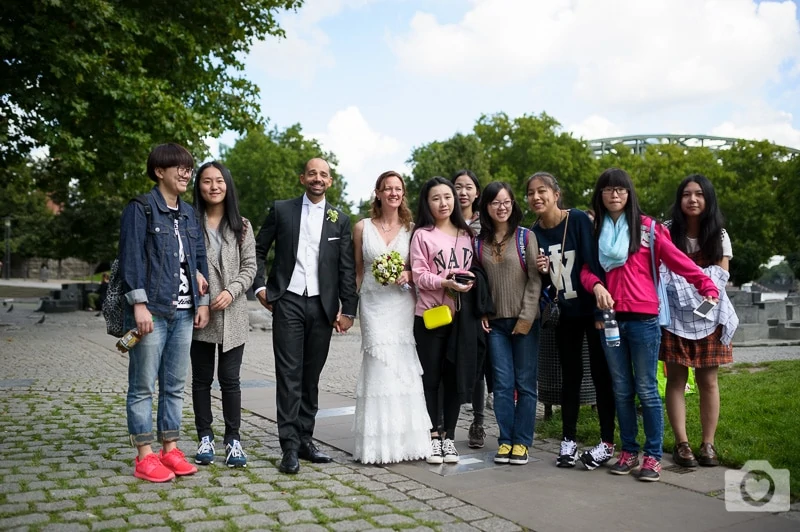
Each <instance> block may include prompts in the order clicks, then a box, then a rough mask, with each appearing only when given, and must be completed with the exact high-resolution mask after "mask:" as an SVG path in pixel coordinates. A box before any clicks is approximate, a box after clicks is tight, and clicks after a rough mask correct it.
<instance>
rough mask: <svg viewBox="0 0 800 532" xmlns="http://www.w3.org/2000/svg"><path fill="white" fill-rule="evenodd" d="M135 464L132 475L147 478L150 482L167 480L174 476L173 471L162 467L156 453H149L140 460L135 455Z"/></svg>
mask: <svg viewBox="0 0 800 532" xmlns="http://www.w3.org/2000/svg"><path fill="white" fill-rule="evenodd" d="M135 464H136V466H135V467H134V468H133V476H134V477H136V478H141V479H143V480H149V481H150V482H169V481H170V480H172V479H173V478H175V473H173V472H172V470H170V469H168V468H166V467H164V464H162V463H161V460H159V459H158V455H157V454H156V453H150V454H148V455H147V456H145V457H144V459H142V460H139V457H138V456H137V457H136V461H135Z"/></svg>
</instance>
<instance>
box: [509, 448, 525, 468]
mask: <svg viewBox="0 0 800 532" xmlns="http://www.w3.org/2000/svg"><path fill="white" fill-rule="evenodd" d="M508 462H509V463H510V464H514V465H525V464H527V463H528V448H527V447H526V446H524V445H521V444H519V443H515V444H514V447H513V448H512V449H511V456H510V457H509V460H508Z"/></svg>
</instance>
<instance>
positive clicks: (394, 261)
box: [372, 251, 406, 286]
mask: <svg viewBox="0 0 800 532" xmlns="http://www.w3.org/2000/svg"><path fill="white" fill-rule="evenodd" d="M405 266H406V265H405V262H404V261H403V257H401V256H400V253H398V252H397V251H389V252H387V253H384V254H383V255H380V256H379V257H377V258H376V259H375V262H373V263H372V275H373V276H374V277H375V280H376V281H378V282H379V283H380V284H382V285H384V286H386V285H388V284H394V283H395V282H396V281H397V278H398V277H400V274H401V273H403V269H404V268H405Z"/></svg>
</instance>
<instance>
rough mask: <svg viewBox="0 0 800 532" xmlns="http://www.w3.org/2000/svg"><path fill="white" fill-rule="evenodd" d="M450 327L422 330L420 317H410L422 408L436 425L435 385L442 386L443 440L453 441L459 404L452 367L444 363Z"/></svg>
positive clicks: (453, 366)
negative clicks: (420, 387)
mask: <svg viewBox="0 0 800 532" xmlns="http://www.w3.org/2000/svg"><path fill="white" fill-rule="evenodd" d="M452 328H453V326H452V325H446V326H444V327H439V328H437V329H430V330H429V329H426V328H425V323H424V322H423V321H422V317H420V316H416V317H415V318H414V340H415V341H416V342H417V356H418V357H419V362H420V364H421V365H422V371H423V374H422V388H423V390H424V391H425V406H426V407H427V408H428V416H429V417H430V419H431V427H434V429H433V430H436V427H437V426H438V425H439V411H440V408H439V407H440V405H439V385H440V384H441V386H442V405H441V406H442V408H441V409H442V410H444V435H442V436H443V437H446V438H450V439H455V432H456V423H457V422H458V413H459V411H460V410H461V404H460V402H459V400H458V389H457V387H456V367H455V364H453V363H452V362H448V360H447V339H448V337H449V336H450V331H451V330H452Z"/></svg>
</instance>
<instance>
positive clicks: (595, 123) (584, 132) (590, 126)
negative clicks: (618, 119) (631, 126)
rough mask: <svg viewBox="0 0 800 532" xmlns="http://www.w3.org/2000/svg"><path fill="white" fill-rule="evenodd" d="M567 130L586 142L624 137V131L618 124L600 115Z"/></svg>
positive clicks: (592, 116) (587, 118)
mask: <svg viewBox="0 0 800 532" xmlns="http://www.w3.org/2000/svg"><path fill="white" fill-rule="evenodd" d="M566 130H567V131H570V132H572V135H573V136H575V137H583V138H584V139H586V140H591V139H605V138H608V137H619V136H620V135H622V130H621V129H620V128H619V127H618V126H617V125H616V124H614V123H613V122H611V121H610V120H608V119H607V118H605V117H602V116H600V115H591V116H588V117H586V119H584V120H583V121H582V122H578V123H577V124H573V125H571V126H568V127H567V128H566Z"/></svg>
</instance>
